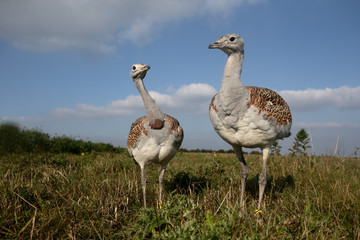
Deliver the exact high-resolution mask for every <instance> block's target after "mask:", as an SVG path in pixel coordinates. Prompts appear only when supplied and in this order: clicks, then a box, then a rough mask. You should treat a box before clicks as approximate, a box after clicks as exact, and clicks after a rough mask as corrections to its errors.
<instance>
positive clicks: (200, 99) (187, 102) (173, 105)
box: [52, 83, 360, 127]
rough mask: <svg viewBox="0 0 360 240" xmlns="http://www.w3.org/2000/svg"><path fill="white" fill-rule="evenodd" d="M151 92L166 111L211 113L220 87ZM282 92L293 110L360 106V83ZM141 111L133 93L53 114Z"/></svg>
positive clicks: (202, 85) (201, 85)
mask: <svg viewBox="0 0 360 240" xmlns="http://www.w3.org/2000/svg"><path fill="white" fill-rule="evenodd" d="M149 93H150V95H151V96H152V97H153V98H154V99H155V101H156V103H157V104H158V105H159V106H160V108H161V109H162V110H163V111H164V112H169V111H170V112H177V113H180V114H182V113H185V114H207V111H208V105H209V103H210V100H211V98H212V97H213V96H214V94H215V93H216V90H215V88H214V87H213V86H210V85H208V84H206V83H192V84H189V85H184V86H182V87H180V88H179V89H177V90H171V92H170V93H160V92H156V91H149ZM279 93H280V95H281V96H282V97H283V98H284V99H285V100H286V101H287V103H288V104H289V106H290V108H291V110H292V112H297V111H313V110H316V109H321V108H326V107H333V108H338V109H349V110H352V109H360V86H359V87H355V88H349V87H339V88H334V89H331V88H326V89H308V90H284V91H279ZM140 112H144V107H143V103H142V100H141V97H140V96H139V95H137V96H135V95H130V96H127V97H126V98H125V99H120V100H116V101H113V102H111V103H110V104H108V105H106V106H92V105H88V104H78V105H76V107H75V108H74V109H70V108H57V109H55V110H54V111H53V112H52V115H55V116H58V117H59V116H64V117H81V118H98V117H112V116H126V115H134V114H139V113H140ZM329 124H330V125H331V123H326V124H324V123H319V126H330V125H329ZM336 124H338V123H334V125H332V127H335V126H336Z"/></svg>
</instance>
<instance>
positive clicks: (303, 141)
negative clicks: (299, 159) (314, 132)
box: [289, 128, 310, 156]
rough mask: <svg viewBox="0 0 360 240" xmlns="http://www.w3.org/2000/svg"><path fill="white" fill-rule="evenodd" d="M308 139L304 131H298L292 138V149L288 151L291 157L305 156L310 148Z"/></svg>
mask: <svg viewBox="0 0 360 240" xmlns="http://www.w3.org/2000/svg"><path fill="white" fill-rule="evenodd" d="M309 142H310V137H309V134H308V133H307V132H306V131H305V129H303V128H302V129H300V131H299V132H298V133H297V134H296V137H295V138H294V144H293V147H292V148H289V151H290V152H291V154H292V155H304V156H306V155H307V154H308V153H307V151H306V149H308V148H310V146H309Z"/></svg>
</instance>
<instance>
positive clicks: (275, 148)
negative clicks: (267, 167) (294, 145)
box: [271, 140, 281, 156]
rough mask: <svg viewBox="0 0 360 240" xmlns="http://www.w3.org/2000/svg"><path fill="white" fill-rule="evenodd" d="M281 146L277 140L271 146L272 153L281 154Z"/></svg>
mask: <svg viewBox="0 0 360 240" xmlns="http://www.w3.org/2000/svg"><path fill="white" fill-rule="evenodd" d="M280 151H281V146H280V145H279V141H278V140H276V141H275V142H274V143H273V145H272V146H271V154H274V155H277V156H280Z"/></svg>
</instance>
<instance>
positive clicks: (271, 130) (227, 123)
mask: <svg viewBox="0 0 360 240" xmlns="http://www.w3.org/2000/svg"><path fill="white" fill-rule="evenodd" d="M220 116H221V114H219V112H216V111H215V110H214V109H210V119H211V122H212V125H213V127H214V129H215V131H216V132H217V133H218V134H219V136H220V137H221V138H222V139H224V140H225V141H226V142H228V143H229V144H231V145H237V146H242V147H248V148H255V147H264V146H267V145H269V142H272V141H274V140H275V139H276V138H277V131H278V127H277V126H276V123H275V121H272V120H271V119H269V118H267V117H266V116H265V115H264V114H262V113H260V114H259V111H258V109H257V108H255V107H250V108H248V109H247V111H246V112H245V113H244V114H243V116H238V118H234V117H232V116H231V115H228V116H226V115H223V116H224V117H220Z"/></svg>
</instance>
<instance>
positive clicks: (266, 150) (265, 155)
mask: <svg viewBox="0 0 360 240" xmlns="http://www.w3.org/2000/svg"><path fill="white" fill-rule="evenodd" d="M269 150H270V148H269V147H266V148H264V149H263V150H262V152H263V165H262V170H261V174H260V177H259V205H258V209H260V208H261V201H262V199H263V196H264V190H265V186H266V167H267V160H268V157H269Z"/></svg>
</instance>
